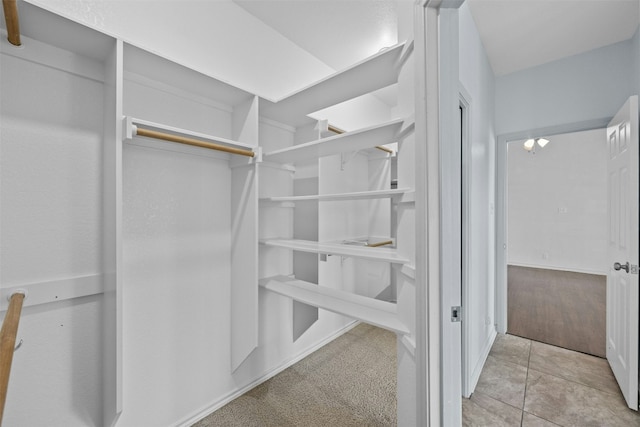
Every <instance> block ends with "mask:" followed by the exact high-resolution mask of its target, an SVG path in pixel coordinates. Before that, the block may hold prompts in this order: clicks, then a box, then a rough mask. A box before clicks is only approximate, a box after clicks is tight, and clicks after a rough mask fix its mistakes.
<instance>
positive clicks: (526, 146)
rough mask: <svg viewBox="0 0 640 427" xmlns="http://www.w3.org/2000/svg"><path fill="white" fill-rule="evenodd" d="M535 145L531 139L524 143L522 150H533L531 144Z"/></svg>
mask: <svg viewBox="0 0 640 427" xmlns="http://www.w3.org/2000/svg"><path fill="white" fill-rule="evenodd" d="M535 143H536V141H535V140H534V139H533V138H531V139H527V140H526V141H525V142H524V149H525V150H527V151H531V150H533V144H535Z"/></svg>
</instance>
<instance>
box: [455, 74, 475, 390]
mask: <svg viewBox="0 0 640 427" xmlns="http://www.w3.org/2000/svg"><path fill="white" fill-rule="evenodd" d="M458 88H459V89H458V100H459V105H460V107H461V108H462V112H461V113H462V120H461V131H462V134H461V138H460V143H461V177H460V178H461V189H460V190H461V200H460V203H461V206H460V207H461V212H460V213H461V230H460V238H461V242H460V248H461V252H462V253H461V258H462V259H461V267H462V271H461V288H462V289H461V294H462V295H461V297H462V298H461V299H462V301H461V306H462V366H461V368H462V373H461V375H462V396H463V397H467V398H468V397H470V396H471V392H472V385H471V384H470V381H469V380H470V374H471V372H473V368H472V367H471V366H470V361H469V346H470V343H471V341H470V340H471V337H470V333H469V322H468V321H467V318H468V317H467V316H466V314H467V310H468V309H469V304H468V301H469V271H470V267H471V263H470V253H471V251H470V250H469V248H470V236H471V234H470V230H471V221H470V217H471V198H470V197H469V195H470V189H471V180H470V177H471V143H470V137H469V133H470V124H471V114H472V110H471V102H472V100H471V95H469V93H468V92H467V90H466V89H465V88H464V86H463V85H462V83H459V85H458Z"/></svg>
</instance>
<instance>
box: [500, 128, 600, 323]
mask: <svg viewBox="0 0 640 427" xmlns="http://www.w3.org/2000/svg"><path fill="white" fill-rule="evenodd" d="M610 121H611V117H605V118H601V119H594V120H588V121H584V122H576V123H569V124H563V125H557V126H550V127H545V128H539V129H529V130H524V131H519V132H512V133H507V134H502V135H498V137H497V147H496V295H495V298H496V299H495V307H496V313H495V319H496V329H497V331H498V332H499V333H501V334H504V333H506V332H507V326H508V325H507V253H508V250H509V248H508V247H507V239H508V236H507V172H506V170H507V169H506V168H507V144H508V143H509V142H510V141H517V140H523V139H527V138H534V137H537V136H544V135H557V134H561V133H571V132H581V131H586V130H593V129H602V128H606V127H607V124H608V123H609V122H610Z"/></svg>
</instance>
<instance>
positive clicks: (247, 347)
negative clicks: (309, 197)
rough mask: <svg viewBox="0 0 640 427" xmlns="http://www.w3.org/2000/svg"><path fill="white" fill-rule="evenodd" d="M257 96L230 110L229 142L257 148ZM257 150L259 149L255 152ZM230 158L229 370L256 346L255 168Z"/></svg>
mask: <svg viewBox="0 0 640 427" xmlns="http://www.w3.org/2000/svg"><path fill="white" fill-rule="evenodd" d="M258 124H259V112H258V97H257V96H254V97H252V98H251V99H249V100H248V101H247V102H245V103H243V104H240V105H238V106H236V107H234V109H233V116H232V132H233V139H235V140H237V141H239V142H244V143H249V144H252V145H254V146H256V148H257V147H258V131H259V129H258ZM258 151H259V149H258ZM233 157H234V158H232V159H231V161H230V162H231V163H230V165H231V175H232V178H231V181H232V188H231V222H232V223H231V290H230V292H231V301H230V303H231V370H232V372H233V371H235V370H236V369H238V367H239V366H240V365H241V364H242V362H244V361H245V360H246V358H247V357H249V355H250V354H251V352H253V350H254V349H255V348H256V347H257V346H258V318H259V307H258V169H257V163H258V161H259V159H260V154H259V153H258V156H257V159H256V161H254V160H253V159H247V158H240V156H233Z"/></svg>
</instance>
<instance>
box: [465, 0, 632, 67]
mask: <svg viewBox="0 0 640 427" xmlns="http://www.w3.org/2000/svg"><path fill="white" fill-rule="evenodd" d="M467 1H468V2H469V8H470V9H471V13H472V15H473V19H474V21H475V22H476V26H477V27H478V32H479V33H480V38H481V39H482V44H483V45H484V48H485V50H486V52H487V56H488V57H489V62H490V63H491V66H492V67H493V72H494V73H495V74H496V75H498V76H499V75H504V74H509V73H512V72H514V71H519V70H523V69H525V68H530V67H534V66H536V65H541V64H544V63H547V62H551V61H555V60H557V59H561V58H565V57H567V56H572V55H576V54H578V53H582V52H587V51H589V50H592V49H596V48H599V47H602V46H606V45H610V44H613V43H617V42H620V41H623V40H628V39H630V38H631V37H632V36H633V34H634V33H635V31H636V28H637V27H638V23H639V22H640V9H639V4H640V1H639V0H467Z"/></svg>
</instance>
